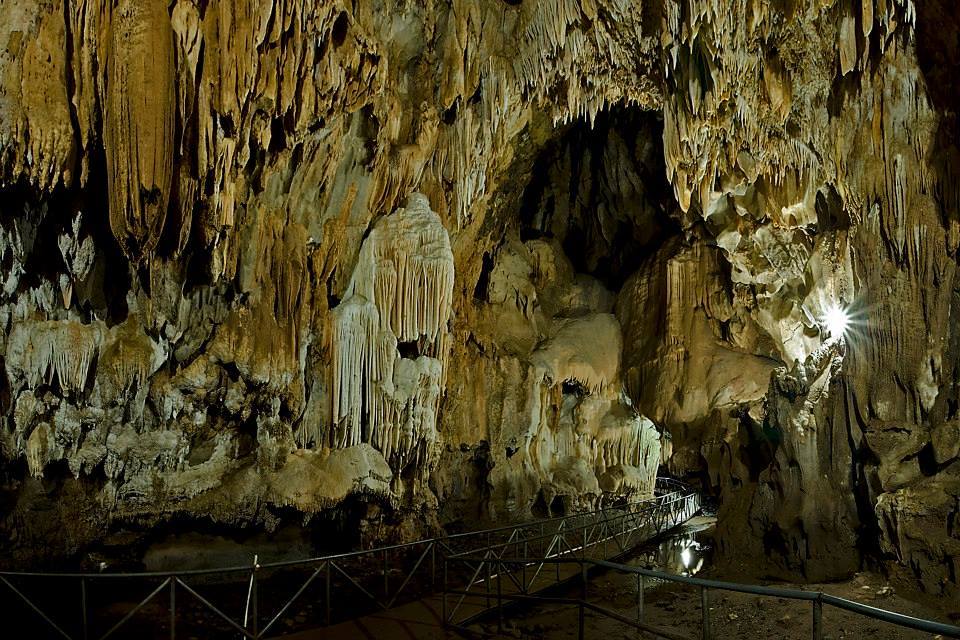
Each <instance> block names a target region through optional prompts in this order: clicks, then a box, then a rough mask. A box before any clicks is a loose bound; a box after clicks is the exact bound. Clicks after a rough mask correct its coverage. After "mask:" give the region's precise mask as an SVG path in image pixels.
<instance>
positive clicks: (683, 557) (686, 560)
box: [680, 547, 693, 569]
mask: <svg viewBox="0 0 960 640" xmlns="http://www.w3.org/2000/svg"><path fill="white" fill-rule="evenodd" d="M680 562H682V563H683V568H684V569H689V568H690V563H691V562H693V554H692V553H690V547H687V548H685V549H684V550H683V551H681V552H680Z"/></svg>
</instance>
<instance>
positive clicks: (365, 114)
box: [0, 0, 960, 596]
mask: <svg viewBox="0 0 960 640" xmlns="http://www.w3.org/2000/svg"><path fill="white" fill-rule="evenodd" d="M353 6H355V7H356V9H355V10H351V9H349V8H348V7H347V5H344V4H342V3H336V2H306V1H302V0H293V1H287V2H276V1H274V2H271V1H266V2H260V3H253V2H248V1H240V0H211V1H210V2H195V1H193V0H177V1H175V2H153V1H151V2H132V1H130V2H127V1H121V2H113V3H96V2H80V1H79V0H46V1H43V2H35V1H29V2H28V1H26V0H11V1H8V2H7V3H6V5H5V6H4V10H3V11H2V12H0V45H2V46H0V190H2V192H3V193H2V195H3V197H2V199H0V208H2V210H3V212H4V215H3V220H2V221H0V258H2V259H0V285H2V286H0V351H2V353H3V355H4V363H3V364H4V366H3V370H4V372H5V376H4V384H3V388H2V389H0V411H2V412H3V415H4V416H6V418H7V420H6V421H5V425H4V426H3V427H2V431H0V434H2V437H0V456H2V458H3V463H2V464H3V469H4V471H3V475H2V476H0V477H2V478H3V491H4V495H5V497H4V499H3V504H5V505H10V506H9V507H8V508H7V511H6V512H5V513H3V514H0V534H2V535H0V539H3V540H9V541H10V542H9V543H4V544H8V545H9V551H10V552H11V554H12V555H11V556H10V557H12V558H14V559H15V560H16V559H21V560H23V561H26V560H28V559H31V558H36V557H37V556H40V555H43V554H44V553H49V555H50V556H52V557H61V556H65V555H69V554H71V553H73V552H74V551H77V550H80V549H83V548H86V547H87V545H89V544H90V543H91V542H94V541H97V540H101V539H103V538H104V536H106V535H107V534H108V531H109V527H110V526H111V523H113V524H114V525H117V523H120V524H122V523H130V522H137V523H139V525H140V526H143V527H147V528H149V527H150V526H151V525H152V524H153V523H156V522H159V521H160V520H162V519H165V518H168V517H171V516H173V515H177V516H178V517H197V518H210V519H212V520H214V521H216V522H220V523H223V524H224V525H227V526H237V527H241V526H254V527H265V528H267V529H272V528H274V527H276V526H279V525H280V524H282V521H283V520H284V518H289V517H290V516H289V513H290V510H291V509H292V510H294V511H296V512H297V513H298V514H300V516H302V517H303V518H306V519H307V520H309V518H310V517H311V516H312V515H314V514H316V513H319V512H321V511H330V510H333V511H334V512H335V511H336V509H338V508H340V506H341V505H343V504H344V501H345V500H347V501H352V500H361V501H366V502H368V503H370V504H377V505H381V506H385V507H388V508H389V510H390V512H391V514H392V516H391V517H392V518H393V519H394V520H393V521H394V523H395V524H397V525H398V526H396V527H395V528H394V532H395V533H394V535H395V536H397V537H410V536H413V535H417V534H419V533H424V532H425V531H426V530H428V529H430V528H432V527H435V526H437V525H439V524H442V523H446V522H452V521H459V522H460V523H461V524H464V525H470V524H472V523H477V522H480V521H483V520H486V519H490V518H497V519H507V518H527V517H531V516H532V515H535V514H542V513H546V512H549V511H550V510H551V509H554V510H555V509H559V508H564V509H576V508H585V507H588V506H592V505H595V504H597V503H598V501H601V500H603V499H604V496H607V497H610V496H624V495H634V496H636V495H645V494H647V493H648V492H649V491H650V482H651V478H652V477H653V476H654V475H655V473H656V467H657V464H658V462H659V461H660V460H661V459H662V460H663V461H664V463H665V464H666V466H667V467H668V468H669V469H670V470H671V471H673V472H674V473H677V474H689V475H691V476H695V477H699V478H700V479H702V480H703V483H704V487H705V488H706V489H707V490H708V491H712V492H715V493H717V494H719V496H720V498H721V524H720V544H721V546H722V547H723V549H724V550H725V552H726V553H727V554H728V555H729V556H731V557H733V556H737V557H746V558H749V559H752V561H753V562H754V564H757V565H760V566H758V567H757V569H758V571H760V572H762V573H764V574H770V573H781V574H783V575H792V576H794V575H796V574H798V573H799V574H803V575H805V576H807V577H808V578H810V579H816V578H819V577H826V576H829V575H836V574H839V573H843V572H845V571H848V570H851V569H853V568H855V567H856V566H857V565H858V563H859V561H860V554H863V553H867V554H873V555H876V556H879V557H882V558H884V559H885V560H888V561H890V563H891V564H890V566H891V567H900V568H901V569H903V571H904V572H905V573H907V574H909V575H910V576H912V577H914V578H917V579H918V580H919V582H920V583H921V584H922V586H923V588H924V589H925V590H926V591H927V592H929V593H935V594H941V595H947V596H955V595H956V594H957V591H958V580H960V578H958V577H957V576H960V522H958V519H960V503H958V495H960V444H958V443H960V435H958V433H960V415H958V407H960V397H958V389H957V368H956V366H955V363H956V361H957V357H958V355H960V349H958V345H960V342H958V334H957V331H956V330H955V329H954V326H955V325H956V323H955V322H954V317H955V315H956V314H957V312H958V308H957V303H956V295H955V293H954V289H955V283H954V276H955V273H956V260H957V250H958V247H960V215H958V205H960V197H958V196H960V190H958V185H960V180H958V176H957V168H958V162H960V155H958V152H957V147H956V140H957V122H956V111H957V106H958V105H960V91H958V86H960V85H958V83H957V80H956V74H955V73H953V72H952V71H951V69H954V70H955V65H956V64H957V62H958V59H960V51H958V45H957V42H956V38H955V37H952V36H951V34H955V33H956V30H957V28H958V25H957V24H956V16H955V15H954V14H955V12H954V11H953V4H952V3H951V2H949V1H948V0H930V1H927V2H923V3H920V2H917V3H915V2H914V1H913V0H888V1H886V2H879V1H877V0H857V1H856V2H854V3H849V2H836V1H832V0H822V1H820V2H797V1H780V2H769V3H763V2H752V1H748V0H742V1H741V0H737V1H736V2H733V3H730V2H719V1H712V0H679V1H676V2H673V1H671V2H656V1H649V0H644V1H643V2H639V1H635V2H613V1H610V0H595V1H591V2H587V1H585V0H584V1H571V2H547V1H543V0H530V1H527V0H524V1H523V2H520V3H507V2H503V1H502V0H482V1H475V0H471V1H466V0H455V1H454V2H452V3H449V2H445V3H440V2H427V3H409V2H395V3H391V2H388V3H386V4H385V5H382V6H381V5H376V3H363V2H361V3H353ZM491 25H496V26H495V27H493V26H491ZM837 307H841V308H847V309H849V312H850V314H851V325H850V327H849V329H848V331H847V333H846V334H845V336H844V337H843V338H842V339H838V337H837V336H836V335H833V336H828V333H827V332H826V331H825V329H824V321H825V320H826V319H827V318H828V316H830V315H831V313H832V310H834V309H836V308H837ZM833 333H837V332H836V331H834V332H833ZM41 507H42V508H43V510H42V512H43V513H44V514H45V515H44V516H43V518H40V519H37V518H35V517H33V516H32V515H31V514H35V513H37V512H38V509H39V508H41ZM47 507H50V508H47ZM298 517H299V516H298ZM758 558H759V559H762V561H758V560H757V559H758Z"/></svg>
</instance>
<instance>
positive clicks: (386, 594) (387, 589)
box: [383, 549, 390, 602]
mask: <svg viewBox="0 0 960 640" xmlns="http://www.w3.org/2000/svg"><path fill="white" fill-rule="evenodd" d="M389 598H390V583H389V578H387V550H386V549H384V550H383V600H384V602H386V600H387V599H389Z"/></svg>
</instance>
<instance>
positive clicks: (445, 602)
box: [440, 555, 450, 626]
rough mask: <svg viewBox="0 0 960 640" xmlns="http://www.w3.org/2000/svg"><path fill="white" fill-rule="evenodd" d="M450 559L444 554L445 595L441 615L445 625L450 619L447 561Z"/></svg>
mask: <svg viewBox="0 0 960 640" xmlns="http://www.w3.org/2000/svg"><path fill="white" fill-rule="evenodd" d="M449 561H450V559H449V558H447V556H446V555H444V556H443V595H442V596H441V598H440V600H441V602H440V612H441V614H440V615H441V617H442V618H443V625H444V626H446V625H447V623H448V622H450V621H449V620H447V588H448V586H449V583H448V582H447V563H448V562H449Z"/></svg>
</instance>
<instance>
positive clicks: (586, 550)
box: [0, 478, 700, 640]
mask: <svg viewBox="0 0 960 640" xmlns="http://www.w3.org/2000/svg"><path fill="white" fill-rule="evenodd" d="M699 508H700V498H699V495H698V494H697V493H696V492H695V491H693V490H692V489H691V488H689V487H687V486H686V485H683V484H682V483H679V482H676V481H674V480H671V479H667V478H659V479H658V480H657V486H656V496H655V497H654V498H650V499H648V500H642V501H638V502H634V503H628V504H623V505H618V506H610V507H605V508H602V509H597V510H595V511H591V512H587V513H579V514H572V515H569V516H564V517H558V518H549V519H544V520H537V521H533V522H527V523H522V524H515V525H509V526H505V527H498V528H495V529H487V530H483V531H471V532H467V533H463V534H458V535H451V536H445V537H441V538H432V539H427V540H419V541H417V542H412V543H408V544H403V545H395V546H389V547H381V548H377V549H370V550H363V551H356V552H351V553H343V554H336V555H329V556H323V557H317V558H308V559H304V560H294V561H286V562H274V563H262V564H258V563H252V564H251V565H250V566H245V567H225V568H220V569H209V570H200V571H188V570H184V571H175V572H144V573H30V572H0V593H3V591H4V590H7V592H8V593H6V594H4V595H3V598H4V602H5V603H10V602H14V603H17V605H19V609H17V610H16V611H15V612H11V613H13V616H14V617H15V618H16V621H17V623H19V624H20V626H22V628H24V629H30V636H31V637H32V638H45V637H51V638H67V639H71V640H72V639H74V638H76V639H78V640H79V639H81V638H82V639H83V640H88V639H90V638H108V637H133V636H136V637H138V638H142V637H157V638H171V639H175V638H177V637H182V638H189V637H204V638H215V637H224V638H237V637H245V638H252V639H259V638H272V637H279V636H284V635H287V636H290V637H294V638H363V637H370V634H373V637H376V638H378V639H379V638H391V637H397V638H411V637H412V638H430V637H446V636H445V633H446V632H445V631H444V627H445V625H444V622H445V621H446V620H453V618H452V617H450V616H452V615H453V614H456V615H458V616H463V615H466V616H477V615H480V614H482V613H483V612H485V611H488V610H489V609H490V607H491V604H492V601H491V597H492V594H493V591H492V588H493V587H492V585H494V584H495V582H494V581H495V580H496V579H500V580H502V578H503V575H499V574H498V575H494V573H489V575H488V574H487V573H484V571H487V572H490V570H491V565H490V564H489V563H487V562H485V560H487V559H491V558H500V557H503V556H507V555H509V556H518V554H519V555H522V556H523V557H530V558H533V557H537V558H540V559H541V562H539V563H536V562H533V561H532V560H531V561H530V562H524V563H522V566H518V567H517V570H516V572H509V573H510V576H511V581H510V582H511V584H513V585H517V589H518V593H533V592H536V591H538V590H539V589H540V588H542V586H546V585H547V583H550V582H552V583H557V582H562V581H564V580H567V579H569V578H570V576H571V575H573V574H574V573H576V571H574V570H573V569H571V568H570V567H567V566H561V565H560V564H557V565H556V566H555V567H554V569H553V571H552V573H550V575H549V576H548V575H547V572H545V571H544V568H545V566H546V565H545V561H547V560H552V559H560V558H571V557H579V558H597V559H616V558H618V557H620V556H622V555H623V554H626V553H627V552H629V551H630V550H631V549H633V548H635V547H636V546H637V545H638V544H640V543H642V542H645V541H646V540H649V539H651V538H653V537H655V536H657V535H660V534H662V533H664V532H665V531H667V530H669V529H671V528H673V527H674V526H676V525H678V524H680V523H682V522H684V521H686V520H687V519H689V518H690V517H692V516H693V515H694V514H695V513H696V512H697V511H698V510H699ZM475 557H476V558H479V559H481V560H480V561H478V560H476V559H474V558H475ZM514 573H516V575H514ZM568 574H569V575H568ZM454 586H459V587H463V588H465V589H467V590H473V593H470V594H467V595H464V596H463V597H458V598H457V600H456V602H455V603H454V602H451V601H450V600H451V599H450V598H449V597H448V596H446V595H444V594H446V593H447V592H448V591H449V590H451V589H452V588H453V587H454ZM478 589H483V590H484V591H483V595H482V596H479V594H478V592H477V590H478ZM447 607H450V609H449V610H448V608H447ZM9 615H10V614H9V613H8V616H9ZM305 629H306V630H305ZM304 630H305V631H304ZM298 631H299V632H298Z"/></svg>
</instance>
